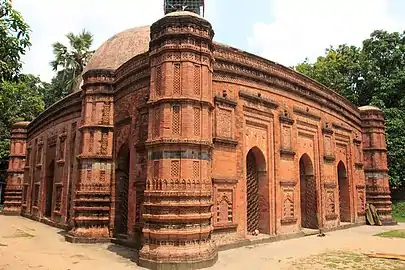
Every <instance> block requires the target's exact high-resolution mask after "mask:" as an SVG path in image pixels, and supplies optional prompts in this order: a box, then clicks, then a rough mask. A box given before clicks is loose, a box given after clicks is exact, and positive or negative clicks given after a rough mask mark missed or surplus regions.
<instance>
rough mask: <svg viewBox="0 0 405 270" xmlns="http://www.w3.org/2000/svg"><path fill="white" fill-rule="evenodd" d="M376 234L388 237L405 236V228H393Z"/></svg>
mask: <svg viewBox="0 0 405 270" xmlns="http://www.w3.org/2000/svg"><path fill="white" fill-rule="evenodd" d="M375 236H380V237H387V238H405V230H404V229H403V230H392V231H388V232H383V233H379V234H376V235H375Z"/></svg>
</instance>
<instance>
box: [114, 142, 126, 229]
mask: <svg viewBox="0 0 405 270" xmlns="http://www.w3.org/2000/svg"><path fill="white" fill-rule="evenodd" d="M116 168H117V169H116V172H115V177H116V183H115V188H116V189H115V194H116V206H115V233H116V235H119V234H127V233H128V191H129V148H128V145H127V144H125V145H123V146H122V147H121V148H120V150H119V152H118V155H117V167H116Z"/></svg>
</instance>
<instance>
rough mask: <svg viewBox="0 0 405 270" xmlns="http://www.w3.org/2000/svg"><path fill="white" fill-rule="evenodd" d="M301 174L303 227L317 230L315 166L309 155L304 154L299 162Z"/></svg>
mask: <svg viewBox="0 0 405 270" xmlns="http://www.w3.org/2000/svg"><path fill="white" fill-rule="evenodd" d="M299 172H300V201H301V226H302V227H303V228H310V229H317V228H319V224H318V215H317V214H318V204H317V200H318V199H317V192H316V179H315V174H314V166H313V163H312V160H311V158H310V157H309V156H308V154H303V155H302V156H301V158H300V161H299Z"/></svg>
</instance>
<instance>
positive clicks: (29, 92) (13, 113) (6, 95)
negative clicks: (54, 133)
mask: <svg viewBox="0 0 405 270" xmlns="http://www.w3.org/2000/svg"><path fill="white" fill-rule="evenodd" d="M0 92H1V95H0V159H4V158H6V157H7V156H8V154H9V138H10V127H11V125H12V124H13V123H15V122H18V121H30V120H32V119H34V118H35V117H36V116H37V115H38V114H39V113H40V112H42V111H43V110H44V101H43V92H44V87H43V84H42V82H41V81H40V79H39V78H38V77H35V76H33V75H20V78H19V81H18V82H10V81H3V82H2V83H0Z"/></svg>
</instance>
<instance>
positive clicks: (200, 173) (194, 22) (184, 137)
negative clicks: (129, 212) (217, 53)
mask: <svg viewBox="0 0 405 270" xmlns="http://www.w3.org/2000/svg"><path fill="white" fill-rule="evenodd" d="M167 2H183V3H184V2H190V3H192V2H195V1H166V3H167ZM198 2H202V1H198ZM213 36H214V32H213V30H212V27H211V24H210V23H209V22H208V21H206V20H205V19H204V18H202V17H201V16H200V15H199V14H197V13H196V12H191V11H188V10H187V8H183V9H182V10H180V11H179V10H177V11H173V12H167V14H166V15H165V16H164V17H163V18H162V19H160V20H159V21H157V22H155V23H154V24H153V25H152V26H151V41H150V46H149V53H150V67H151V80H150V97H149V101H148V103H147V106H148V112H149V130H148V140H147V142H146V147H147V150H148V176H147V181H146V189H145V201H144V212H143V215H142V217H143V220H144V228H143V233H144V237H145V242H144V245H143V247H142V249H141V251H140V258H139V264H140V265H141V266H144V267H148V268H152V269H174V268H171V267H176V269H196V268H202V267H209V266H210V265H212V264H214V263H215V261H216V259H217V248H216V246H215V244H214V242H213V241H212V239H211V233H212V229H213V227H212V225H211V217H212V214H211V206H212V198H211V193H212V185H211V151H212V127H211V126H212V109H213V97H212V72H213V44H212V38H213Z"/></svg>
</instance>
